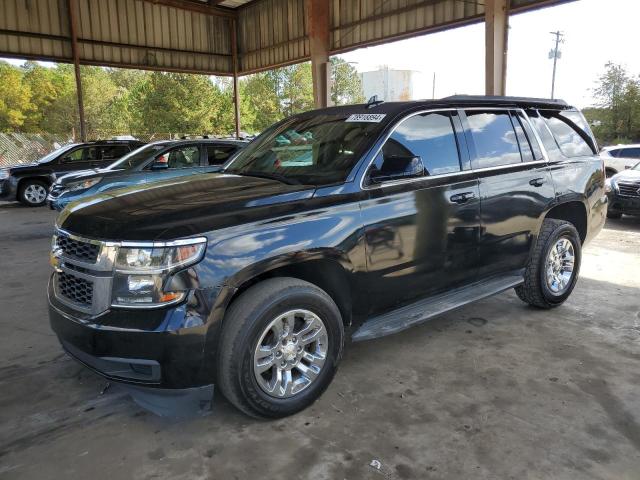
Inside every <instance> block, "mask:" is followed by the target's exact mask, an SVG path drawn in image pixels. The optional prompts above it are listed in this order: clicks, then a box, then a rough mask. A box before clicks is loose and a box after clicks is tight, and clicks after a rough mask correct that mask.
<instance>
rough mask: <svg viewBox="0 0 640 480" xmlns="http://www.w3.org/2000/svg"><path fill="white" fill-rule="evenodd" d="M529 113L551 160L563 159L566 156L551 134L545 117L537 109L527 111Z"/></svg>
mask: <svg viewBox="0 0 640 480" xmlns="http://www.w3.org/2000/svg"><path fill="white" fill-rule="evenodd" d="M527 115H528V116H529V120H531V123H532V124H533V126H534V128H535V129H536V131H537V132H538V135H539V136H540V140H541V141H542V145H544V148H545V150H546V151H547V155H548V157H549V160H551V161H556V160H562V159H563V158H564V157H563V155H562V152H561V151H560V148H559V147H558V144H557V143H556V141H555V139H554V138H553V135H551V132H550V131H549V128H547V124H546V123H545V121H544V119H543V118H542V117H541V116H540V114H539V113H538V112H537V111H536V110H529V111H527Z"/></svg>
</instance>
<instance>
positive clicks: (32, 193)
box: [24, 184, 47, 203]
mask: <svg viewBox="0 0 640 480" xmlns="http://www.w3.org/2000/svg"><path fill="white" fill-rule="evenodd" d="M24 198H26V199H27V201H28V202H29V203H42V202H44V199H45V198H47V189H46V188H44V187H43V186H42V185H37V184H31V185H29V186H28V187H27V188H25V189H24Z"/></svg>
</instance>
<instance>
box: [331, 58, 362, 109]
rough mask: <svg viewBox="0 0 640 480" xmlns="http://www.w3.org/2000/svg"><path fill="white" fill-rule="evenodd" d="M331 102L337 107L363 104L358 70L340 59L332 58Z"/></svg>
mask: <svg viewBox="0 0 640 480" xmlns="http://www.w3.org/2000/svg"><path fill="white" fill-rule="evenodd" d="M331 76H332V79H331V101H332V102H333V103H334V104H335V105H347V104H352V103H362V102H364V101H365V98H364V94H363V92H362V81H361V80H360V76H359V75H358V72H356V69H355V68H353V66H352V65H351V64H350V63H348V62H347V61H345V60H343V59H342V58H339V57H331Z"/></svg>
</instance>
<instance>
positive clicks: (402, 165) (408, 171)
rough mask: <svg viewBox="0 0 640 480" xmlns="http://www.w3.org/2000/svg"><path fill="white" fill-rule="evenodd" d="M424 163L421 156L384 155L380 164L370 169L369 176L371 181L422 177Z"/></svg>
mask: <svg viewBox="0 0 640 480" xmlns="http://www.w3.org/2000/svg"><path fill="white" fill-rule="evenodd" d="M425 172H426V170H425V168H424V163H422V158H421V157H400V156H388V157H384V160H383V162H382V166H381V167H380V168H379V169H378V168H376V169H374V170H372V171H371V174H370V176H369V178H370V179H371V181H372V182H373V183H380V182H384V181H387V180H400V179H404V178H417V177H424V175H425Z"/></svg>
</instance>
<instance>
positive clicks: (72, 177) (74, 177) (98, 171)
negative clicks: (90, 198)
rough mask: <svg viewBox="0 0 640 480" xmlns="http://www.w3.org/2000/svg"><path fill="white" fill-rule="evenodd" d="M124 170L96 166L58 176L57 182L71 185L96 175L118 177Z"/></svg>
mask: <svg viewBox="0 0 640 480" xmlns="http://www.w3.org/2000/svg"><path fill="white" fill-rule="evenodd" d="M122 172H123V170H109V169H106V168H94V169H91V170H80V171H78V172H73V173H67V174H65V175H62V176H60V177H58V178H57V180H56V183H57V184H60V185H63V186H64V185H69V184H70V183H73V182H79V181H81V180H88V179H90V178H94V177H101V178H104V177H116V176H118V175H120V174H121V173H122Z"/></svg>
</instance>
